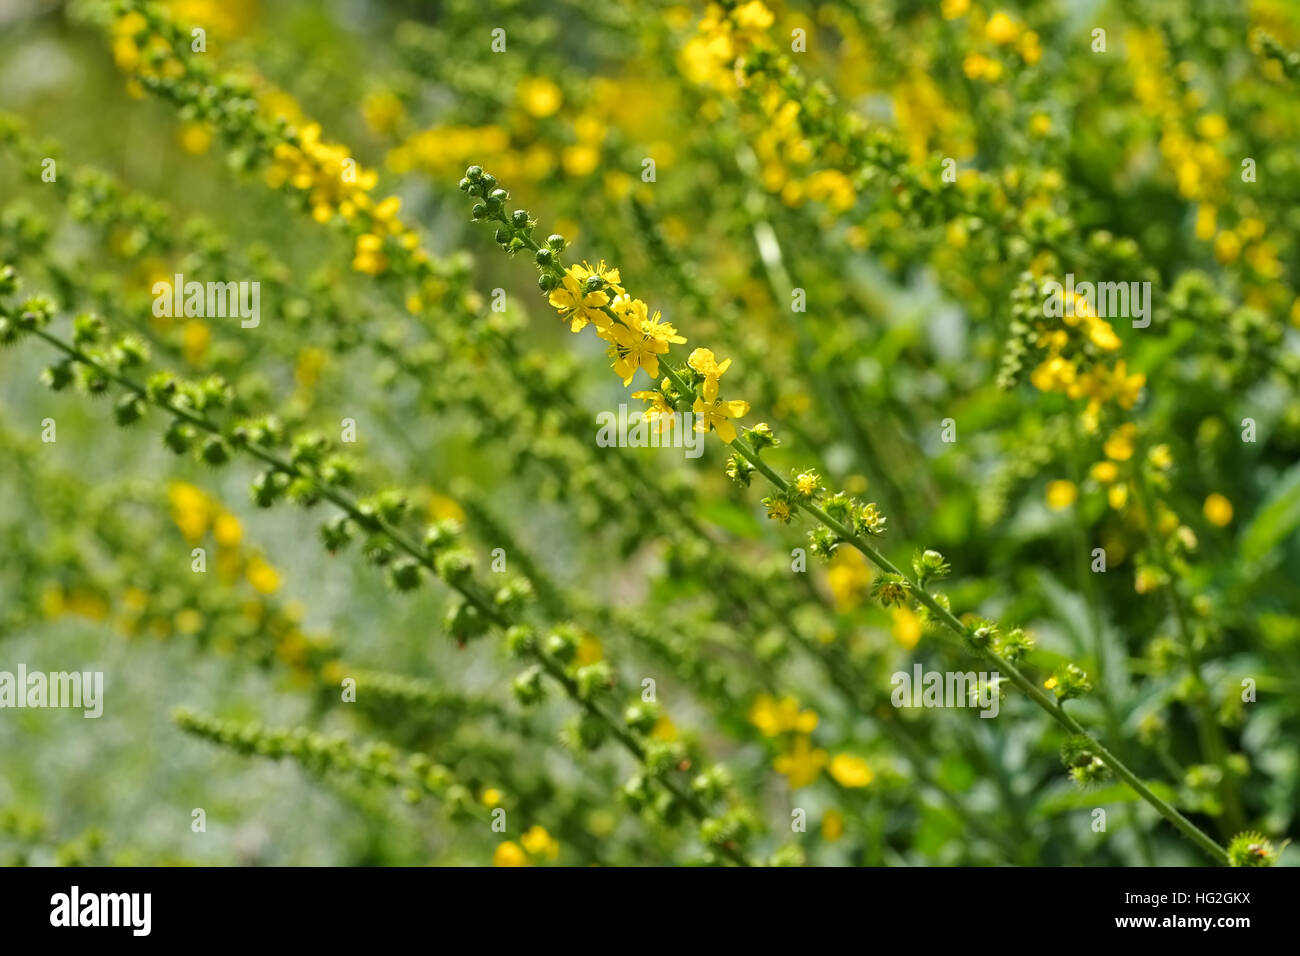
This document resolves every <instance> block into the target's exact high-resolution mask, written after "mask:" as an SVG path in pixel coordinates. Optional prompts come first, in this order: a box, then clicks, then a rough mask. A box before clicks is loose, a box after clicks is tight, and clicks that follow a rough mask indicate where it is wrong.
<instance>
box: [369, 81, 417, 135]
mask: <svg viewBox="0 0 1300 956" xmlns="http://www.w3.org/2000/svg"><path fill="white" fill-rule="evenodd" d="M405 115H406V108H405V107H404V106H403V105H402V101H401V100H400V99H399V98H398V97H397V94H395V93H393V92H390V91H388V90H384V91H382V92H379V93H372V94H370V95H369V96H367V97H366V98H365V99H364V100H362V101H361V116H362V118H363V119H364V120H365V121H366V125H367V126H369V127H370V128H371V129H372V130H374V131H375V132H376V133H380V134H390V133H392V132H394V131H395V130H396V129H397V126H398V124H399V123H401V122H402V117H403V116H405Z"/></svg>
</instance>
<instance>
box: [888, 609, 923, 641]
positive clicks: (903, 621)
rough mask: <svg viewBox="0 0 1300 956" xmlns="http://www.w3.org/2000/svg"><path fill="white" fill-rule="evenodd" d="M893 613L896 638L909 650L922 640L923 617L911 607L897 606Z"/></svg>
mask: <svg viewBox="0 0 1300 956" xmlns="http://www.w3.org/2000/svg"><path fill="white" fill-rule="evenodd" d="M892 614H893V618H894V626H893V635H894V640H896V641H898V643H899V644H901V645H903V647H905V648H907V649H908V650H911V649H912V648H914V647H916V645H917V643H918V642H919V641H920V640H921V632H922V627H921V618H920V617H919V616H918V615H917V614H916V612H915V611H913V610H912V609H911V608H906V607H896V608H894V609H893V611H892Z"/></svg>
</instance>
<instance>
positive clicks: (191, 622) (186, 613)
mask: <svg viewBox="0 0 1300 956" xmlns="http://www.w3.org/2000/svg"><path fill="white" fill-rule="evenodd" d="M175 623H176V630H177V631H179V632H180V633H181V634H197V633H198V632H199V628H201V627H202V626H203V615H202V614H200V613H199V612H198V611H196V610H195V609H194V608H192V607H187V608H185V609H184V610H182V611H177V612H176V622H175Z"/></svg>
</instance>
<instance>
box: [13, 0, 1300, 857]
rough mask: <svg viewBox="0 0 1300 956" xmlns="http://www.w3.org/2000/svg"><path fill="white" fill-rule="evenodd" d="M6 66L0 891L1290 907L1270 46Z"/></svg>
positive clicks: (311, 39) (484, 25)
mask: <svg viewBox="0 0 1300 956" xmlns="http://www.w3.org/2000/svg"><path fill="white" fill-rule="evenodd" d="M18 9H19V12H18V13H16V14H15V15H14V16H13V18H12V19H11V20H10V21H9V22H7V23H6V24H5V25H4V27H3V30H2V32H0V63H3V69H0V87H3V89H4V93H5V95H4V97H3V112H0V176H3V181H4V183H5V189H4V190H3V192H2V193H0V346H3V347H4V349H3V351H0V455H2V456H3V460H4V461H5V467H4V468H3V469H2V470H0V555H2V557H0V595H2V596H3V603H2V606H0V753H3V755H4V756H3V757H2V758H0V761H2V762H3V764H4V767H3V769H5V770H6V771H7V772H6V773H4V774H3V775H0V848H2V849H3V854H4V858H5V859H6V860H8V861H13V862H19V863H44V862H57V863H82V862H106V863H118V864H134V863H174V862H192V863H211V864H231V863H279V864H297V863H329V864H372V863H379V864H402V865H411V864H427V863H434V864H444V865H484V866H487V865H495V866H502V867H514V866H547V865H585V864H604V865H628V864H645V863H650V864H662V865H680V864H700V863H702V864H712V865H726V866H752V865H803V864H813V865H895V864H940V865H992V864H1018V865H1035V864H1037V865H1080V864H1090V865H1113V866H1125V865H1157V864H1159V865H1166V864H1168V865H1187V864H1212V865H1223V866H1252V867H1253V866H1272V865H1274V864H1281V865H1287V864H1289V863H1290V862H1291V860H1290V857H1291V856H1292V855H1293V854H1289V853H1287V852H1286V847H1287V842H1288V841H1289V839H1291V838H1293V837H1294V835H1295V832H1296V826H1297V822H1296V821H1297V816H1296V814H1297V810H1296V801H1295V794H1296V793H1297V791H1298V790H1300V710H1298V709H1297V706H1296V701H1297V700H1300V696H1297V694H1296V693H1295V692H1294V691H1295V687H1296V685H1297V681H1300V669H1298V667H1297V662H1298V661H1300V654H1297V650H1298V649H1300V625H1298V624H1297V621H1300V590H1298V589H1296V587H1295V586H1294V585H1295V577H1296V575H1295V568H1296V567H1297V566H1300V535H1297V529H1300V464H1298V463H1297V459H1298V457H1300V456H1298V452H1300V331H1298V330H1300V294H1298V289H1300V286H1298V285H1297V274H1298V273H1300V245H1297V242H1296V236H1297V235H1300V221H1297V216H1298V215H1300V213H1298V212H1297V210H1300V204H1298V203H1297V202H1296V200H1297V198H1298V197H1297V196H1295V195H1293V193H1295V191H1296V188H1297V187H1296V184H1297V183H1300V175H1298V174H1300V148H1298V147H1300V117H1298V116H1297V113H1296V111H1295V110H1294V109H1293V108H1292V106H1293V101H1294V94H1295V89H1296V88H1295V82H1296V78H1297V73H1298V71H1300V65H1298V64H1300V60H1298V59H1297V56H1298V54H1297V53H1295V52H1293V51H1296V50H1297V49H1300V15H1298V13H1297V11H1296V10H1294V9H1292V7H1291V6H1290V5H1288V4H1285V3H1282V2H1272V0H1264V2H1259V3H1255V4H1251V5H1249V6H1248V7H1241V6H1240V5H1237V4H1231V3H1227V2H1217V0H1215V2H1209V3H1205V4H1199V5H1177V4H1156V3H1152V4H1140V5H1138V6H1137V7H1136V8H1135V7H1133V6H1132V5H1129V4H1118V3H1109V4H1102V5H1101V6H1099V7H1095V8H1089V9H1087V10H1077V9H1074V8H1067V7H1060V6H1053V5H1043V4H1034V3H1022V4H1012V5H1005V6H996V5H994V6H989V5H987V4H981V3H977V2H973V0H943V2H942V3H934V4H921V5H908V4H892V3H884V4H861V3H859V4H855V3H849V4H815V3H814V4H809V3H799V2H779V3H778V2H766V0H744V2H733V0H725V2H709V3H702V4H694V5H693V4H683V3H676V2H670V0H665V2H660V0H637V2H634V3H629V4H621V5H612V6H610V5H599V4H596V5H592V4H580V3H571V2H567V0H565V2H561V3H558V4H555V5H528V4H522V5H521V4H516V3H486V4H479V3H468V2H461V0H451V2H447V3H440V4H435V5H430V6H429V7H428V9H424V8H423V7H421V6H420V5H415V6H405V5H395V6H393V7H388V6H383V5H380V6H374V7H366V8H365V9H358V10H356V11H352V12H351V13H349V15H348V17H347V18H346V22H345V21H344V20H342V19H340V20H338V21H336V20H335V19H334V18H333V17H331V16H330V15H329V14H327V13H324V12H321V11H320V10H317V9H315V8H314V7H313V5H310V4H299V3H285V4H261V3H256V2H249V3H216V2H171V0H167V2H146V0H80V2H77V3H73V4H68V5H66V6H65V7H60V8H59V10H58V11H57V13H55V14H51V15H50V16H37V15H36V13H35V11H34V9H33V10H31V11H27V12H23V11H26V6H25V5H23V4H19V5H18ZM1094 21H1095V22H1094ZM20 54H21V55H20ZM286 505H287V506H291V507H281V506H286ZM312 538H314V539H315V540H314V541H313V540H311V539H312ZM20 668H21V673H23V674H25V675H32V674H36V675H42V676H44V675H59V674H63V675H91V674H93V675H100V676H102V677H103V681H102V685H101V684H100V683H98V682H97V683H96V684H95V685H94V687H95V700H94V708H95V709H96V710H97V711H100V712H102V718H101V719H96V720H84V721H83V720H78V721H71V720H64V719H63V717H65V716H66V715H63V714H60V713H58V707H56V706H55V705H53V704H49V703H48V701H44V702H42V703H39V704H32V703H31V701H32V699H33V698H31V696H30V694H29V693H28V687H27V686H26V681H25V680H24V686H23V687H19V686H17V683H16V682H15V680H14V679H13V675H14V674H17V673H19V672H20ZM178 674H183V675H185V676H184V679H178V678H177V675H178ZM6 678H8V680H6ZM69 679H70V678H69ZM20 709H21V716H20V718H19V717H16V716H15V715H19V714H20ZM96 716H99V715H98V714H97V715H96ZM19 719H21V720H22V721H23V723H22V726H21V729H18V720H19ZM83 724H84V725H85V726H82V725H83ZM86 739H90V740H91V742H92V746H90V747H86V746H84V745H83V744H82V741H84V740H86ZM164 755H165V756H166V759H163V757H164ZM55 761H62V762H64V763H65V764H66V765H68V766H70V767H75V768H76V769H77V770H78V771H80V772H84V773H90V772H93V773H96V774H111V775H112V776H113V778H114V779H115V780H119V781H120V783H119V785H118V786H117V787H116V788H115V789H114V792H113V793H109V792H105V793H104V794H100V795H98V796H94V797H91V798H86V797H85V796H84V795H81V794H79V793H78V792H77V791H76V790H75V782H73V781H72V777H74V776H75V774H71V773H70V774H69V779H67V780H64V779H62V778H58V779H54V778H51V777H50V775H49V774H48V773H46V772H44V771H43V770H42V768H43V767H44V766H45V765H46V764H47V763H50V762H55ZM118 791H121V792H118ZM122 793H128V795H127V796H126V797H123V796H122ZM146 821H147V825H146ZM265 828H272V829H274V830H275V832H276V833H277V836H276V838H275V839H269V838H268V837H267V836H266V835H265V833H264V830H265ZM324 834H329V835H330V838H329V839H328V840H326V839H324V838H323V835H324Z"/></svg>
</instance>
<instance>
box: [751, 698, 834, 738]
mask: <svg viewBox="0 0 1300 956" xmlns="http://www.w3.org/2000/svg"><path fill="white" fill-rule="evenodd" d="M817 721H818V717H817V712H816V711H815V710H800V709H799V701H797V700H795V698H793V697H783V698H781V699H780V700H777V699H776V698H775V697H773V696H772V695H771V694H759V695H758V697H757V698H756V699H755V700H754V703H753V704H752V705H751V706H750V708H749V722H750V723H751V724H753V725H754V726H755V727H757V728H758V729H759V732H760V733H762V734H763V736H765V737H775V736H777V735H779V734H783V733H786V732H789V731H797V732H798V733H801V734H810V733H812V732H813V731H814V730H816V729H817Z"/></svg>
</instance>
